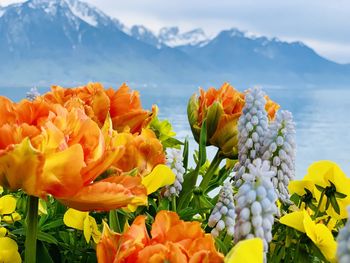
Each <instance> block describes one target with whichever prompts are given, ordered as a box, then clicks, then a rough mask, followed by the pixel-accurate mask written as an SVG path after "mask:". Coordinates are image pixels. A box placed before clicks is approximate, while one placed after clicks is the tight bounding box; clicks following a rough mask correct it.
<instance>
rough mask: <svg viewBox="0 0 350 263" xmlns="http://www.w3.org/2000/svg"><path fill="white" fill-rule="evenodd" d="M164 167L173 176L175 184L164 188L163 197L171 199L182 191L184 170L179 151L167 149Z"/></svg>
mask: <svg viewBox="0 0 350 263" xmlns="http://www.w3.org/2000/svg"><path fill="white" fill-rule="evenodd" d="M166 165H167V166H168V167H170V169H171V170H172V171H173V173H174V174H175V176H176V178H175V182H174V183H173V184H172V185H169V186H166V187H165V192H164V196H165V197H168V198H169V199H171V198H172V197H173V196H178V195H179V194H180V192H181V190H182V183H183V182H184V177H183V175H184V173H185V168H184V167H183V156H182V152H181V150H178V149H167V155H166Z"/></svg>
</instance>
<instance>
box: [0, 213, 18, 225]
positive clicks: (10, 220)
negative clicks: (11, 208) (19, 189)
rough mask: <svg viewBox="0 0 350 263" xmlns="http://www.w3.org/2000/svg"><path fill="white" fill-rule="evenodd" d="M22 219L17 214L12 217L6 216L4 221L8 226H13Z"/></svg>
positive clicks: (3, 218)
mask: <svg viewBox="0 0 350 263" xmlns="http://www.w3.org/2000/svg"><path fill="white" fill-rule="evenodd" d="M21 219H22V217H21V215H20V214H18V213H17V212H14V213H12V214H11V215H6V216H3V217H2V221H4V222H6V223H7V224H13V223H14V222H16V221H19V220H21Z"/></svg>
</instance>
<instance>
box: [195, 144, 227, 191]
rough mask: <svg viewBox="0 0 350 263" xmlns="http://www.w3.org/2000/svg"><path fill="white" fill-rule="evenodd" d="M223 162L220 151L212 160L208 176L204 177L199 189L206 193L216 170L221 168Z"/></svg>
mask: <svg viewBox="0 0 350 263" xmlns="http://www.w3.org/2000/svg"><path fill="white" fill-rule="evenodd" d="M221 161H222V157H221V156H220V151H218V152H217V153H216V154H215V157H214V159H213V160H212V162H211V164H210V166H209V168H208V170H207V172H206V174H205V175H204V176H203V180H202V182H201V183H200V185H199V187H200V188H202V189H203V191H205V190H206V189H207V188H208V186H209V183H210V180H211V178H212V177H213V175H214V173H215V171H216V169H217V168H218V167H219V165H220V163H221Z"/></svg>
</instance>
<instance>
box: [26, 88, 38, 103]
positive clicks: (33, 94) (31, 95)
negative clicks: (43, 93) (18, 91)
mask: <svg viewBox="0 0 350 263" xmlns="http://www.w3.org/2000/svg"><path fill="white" fill-rule="evenodd" d="M39 96H40V93H39V91H38V89H37V88H36V87H34V88H31V89H30V91H28V92H27V94H26V98H27V99H28V100H31V101H33V100H35V99H36V97H39Z"/></svg>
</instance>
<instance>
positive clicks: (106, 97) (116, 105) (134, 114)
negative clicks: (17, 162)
mask: <svg viewBox="0 0 350 263" xmlns="http://www.w3.org/2000/svg"><path fill="white" fill-rule="evenodd" d="M43 97H44V98H45V100H46V101H50V102H52V103H58V104H61V105H63V106H65V107H70V106H71V105H70V104H81V105H82V106H83V107H84V110H85V113H86V115H88V116H89V117H90V118H92V119H93V120H94V121H96V122H97V123H98V124H99V126H100V127H101V126H102V125H103V123H104V121H105V119H106V117H107V115H108V114H109V115H110V117H111V119H112V123H113V129H114V130H116V131H118V132H122V131H124V130H125V129H129V130H130V132H131V133H133V134H134V133H140V132H141V131H142V128H145V127H146V126H147V124H148V123H149V122H150V121H151V120H152V117H153V116H154V115H155V111H156V107H155V106H154V107H153V108H152V112H150V111H147V110H144V109H142V106H141V100H140V95H139V93H138V92H137V91H130V89H129V87H128V86H126V85H125V84H123V85H122V86H121V87H120V88H119V89H118V90H114V89H112V88H110V89H107V90H106V89H104V88H103V86H102V85H101V84H100V83H89V84H88V85H86V86H83V87H78V88H72V89H65V88H62V87H60V86H53V87H52V89H51V92H48V93H47V94H45V95H44V96H43Z"/></svg>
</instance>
